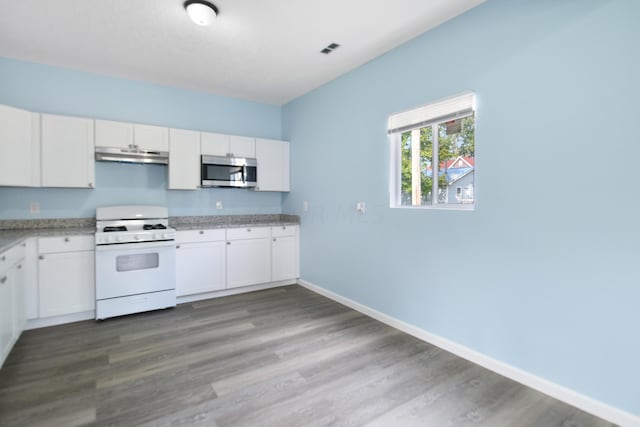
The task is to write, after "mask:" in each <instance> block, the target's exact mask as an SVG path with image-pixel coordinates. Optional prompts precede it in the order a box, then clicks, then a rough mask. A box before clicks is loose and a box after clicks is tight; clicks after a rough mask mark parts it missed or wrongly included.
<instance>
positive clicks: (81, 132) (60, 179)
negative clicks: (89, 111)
mask: <svg viewBox="0 0 640 427" xmlns="http://www.w3.org/2000/svg"><path fill="white" fill-rule="evenodd" d="M41 132H42V186H43V187H80V188H93V186H94V182H95V168H94V163H95V159H94V145H93V120H91V119H83V118H79V117H67V116H54V115H51V114H43V115H42V129H41Z"/></svg>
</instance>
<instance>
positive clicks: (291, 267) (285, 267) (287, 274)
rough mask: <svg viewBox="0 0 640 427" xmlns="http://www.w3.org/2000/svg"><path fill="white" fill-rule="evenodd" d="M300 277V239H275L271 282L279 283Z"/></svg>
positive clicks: (272, 247)
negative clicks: (279, 281)
mask: <svg viewBox="0 0 640 427" xmlns="http://www.w3.org/2000/svg"><path fill="white" fill-rule="evenodd" d="M298 276H299V274H298V237H297V236H286V237H274V238H273V239H272V244H271V280H272V281H274V282H277V281H278V280H289V279H296V278H297V277H298Z"/></svg>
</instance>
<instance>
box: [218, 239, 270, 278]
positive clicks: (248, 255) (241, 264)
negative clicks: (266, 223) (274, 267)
mask: <svg viewBox="0 0 640 427" xmlns="http://www.w3.org/2000/svg"><path fill="white" fill-rule="evenodd" d="M270 237H271V230H270V228H269V227H257V228H230V229H227V288H237V287H240V286H249V285H255V284H258V283H267V282H270V281H271V239H270Z"/></svg>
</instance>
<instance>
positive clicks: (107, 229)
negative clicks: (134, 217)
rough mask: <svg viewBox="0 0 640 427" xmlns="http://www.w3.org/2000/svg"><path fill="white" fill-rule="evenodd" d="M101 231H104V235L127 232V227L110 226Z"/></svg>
mask: <svg viewBox="0 0 640 427" xmlns="http://www.w3.org/2000/svg"><path fill="white" fill-rule="evenodd" d="M102 231H104V232H105V233H109V232H111V231H127V227H125V226H124V225H118V226H110V227H105V228H103V229H102Z"/></svg>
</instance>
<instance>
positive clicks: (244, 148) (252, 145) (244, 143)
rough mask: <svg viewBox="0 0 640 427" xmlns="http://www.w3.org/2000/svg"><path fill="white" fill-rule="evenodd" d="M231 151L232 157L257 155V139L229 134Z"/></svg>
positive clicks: (252, 156)
mask: <svg viewBox="0 0 640 427" xmlns="http://www.w3.org/2000/svg"><path fill="white" fill-rule="evenodd" d="M229 152H230V153H231V156H232V157H250V158H254V157H256V139H255V138H249V137H247V136H237V135H231V136H229Z"/></svg>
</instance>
